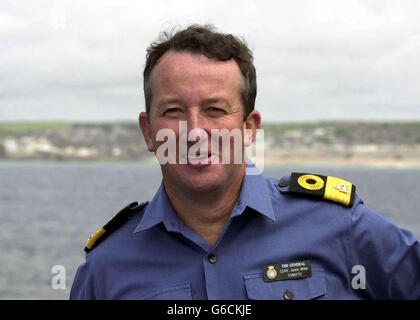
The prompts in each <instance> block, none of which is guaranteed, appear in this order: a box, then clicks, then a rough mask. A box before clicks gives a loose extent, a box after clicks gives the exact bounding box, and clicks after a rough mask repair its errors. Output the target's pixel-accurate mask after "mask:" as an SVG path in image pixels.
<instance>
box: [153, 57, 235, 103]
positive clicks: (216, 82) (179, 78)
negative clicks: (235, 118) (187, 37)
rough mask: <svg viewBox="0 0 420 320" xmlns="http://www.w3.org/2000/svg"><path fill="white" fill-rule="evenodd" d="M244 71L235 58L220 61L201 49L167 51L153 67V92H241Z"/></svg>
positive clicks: (165, 93)
mask: <svg viewBox="0 0 420 320" xmlns="http://www.w3.org/2000/svg"><path fill="white" fill-rule="evenodd" d="M241 85H242V75H241V71H240V69H239V67H238V65H237V63H236V61H235V60H234V59H230V60H228V61H220V60H216V59H210V58H208V57H206V56H205V55H203V54H201V53H191V52H187V51H180V52H179V51H174V50H170V51H168V52H166V53H165V54H164V55H163V56H162V57H161V59H160V60H159V62H158V63H157V64H156V65H155V67H154V68H153V71H152V73H151V86H152V90H153V96H154V97H158V96H161V95H164V96H167V95H174V94H180V95H184V94H185V95H187V96H190V95H195V96H196V98H198V96H202V95H209V94H211V93H213V94H216V93H218V94H224V95H234V96H235V97H236V96H238V95H239V90H240V87H241Z"/></svg>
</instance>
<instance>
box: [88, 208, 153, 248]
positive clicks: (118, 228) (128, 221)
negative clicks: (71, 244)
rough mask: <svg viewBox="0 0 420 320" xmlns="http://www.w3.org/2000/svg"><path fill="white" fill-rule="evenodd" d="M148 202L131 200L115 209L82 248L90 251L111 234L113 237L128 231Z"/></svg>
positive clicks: (137, 220) (136, 221)
mask: <svg viewBox="0 0 420 320" xmlns="http://www.w3.org/2000/svg"><path fill="white" fill-rule="evenodd" d="M147 204H148V202H143V203H140V204H139V203H137V202H132V203H130V204H128V205H127V206H125V207H123V208H122V209H120V210H119V211H117V212H116V213H115V214H114V215H113V216H112V217H111V218H110V219H109V220H108V221H107V223H106V224H105V225H104V226H103V227H102V228H100V229H98V230H97V231H96V232H94V233H93V234H92V235H91V236H90V237H89V239H88V241H87V243H86V246H85V248H84V250H85V252H86V253H89V252H91V251H92V250H94V249H95V248H96V247H98V246H99V244H101V243H102V242H104V241H105V240H107V239H108V238H109V237H110V236H111V235H113V237H115V234H117V233H120V234H121V233H126V232H127V231H128V232H129V231H130V226H131V225H133V224H134V225H135V224H136V223H138V222H139V219H140V217H141V216H142V213H143V211H144V208H145V207H146V206H147Z"/></svg>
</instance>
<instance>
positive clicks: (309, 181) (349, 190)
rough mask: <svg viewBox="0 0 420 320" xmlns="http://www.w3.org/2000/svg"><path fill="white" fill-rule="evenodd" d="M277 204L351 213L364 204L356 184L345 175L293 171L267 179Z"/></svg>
mask: <svg viewBox="0 0 420 320" xmlns="http://www.w3.org/2000/svg"><path fill="white" fill-rule="evenodd" d="M265 180H266V186H267V189H268V191H269V193H270V194H271V198H272V203H273V207H277V209H278V210H282V211H288V212H290V211H293V208H296V209H297V210H305V211H307V212H314V210H315V209H316V208H322V209H323V210H324V211H325V212H337V211H343V212H348V213H349V214H350V212H351V211H353V209H354V208H356V207H359V205H360V204H363V200H362V199H361V198H360V197H359V196H358V195H357V194H356V186H355V185H354V184H353V183H352V182H349V181H346V180H344V179H341V178H337V177H332V176H325V175H320V174H316V173H298V172H292V173H291V174H290V175H287V176H284V177H282V178H280V179H279V178H276V179H275V178H265ZM276 211H277V210H276Z"/></svg>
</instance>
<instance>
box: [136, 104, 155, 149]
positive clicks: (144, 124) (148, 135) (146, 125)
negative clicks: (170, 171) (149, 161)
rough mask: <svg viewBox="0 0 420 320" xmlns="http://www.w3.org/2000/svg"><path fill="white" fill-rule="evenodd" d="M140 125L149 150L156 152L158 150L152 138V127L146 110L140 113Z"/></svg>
mask: <svg viewBox="0 0 420 320" xmlns="http://www.w3.org/2000/svg"><path fill="white" fill-rule="evenodd" d="M139 125H140V129H141V132H142V133H143V138H144V142H146V146H147V150H148V151H149V152H155V151H156V150H155V146H154V145H153V139H152V127H151V125H150V121H149V115H148V114H147V113H146V112H141V113H140V115H139Z"/></svg>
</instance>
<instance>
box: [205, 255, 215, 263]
mask: <svg viewBox="0 0 420 320" xmlns="http://www.w3.org/2000/svg"><path fill="white" fill-rule="evenodd" d="M207 259H208V260H209V262H210V263H216V261H217V257H216V255H214V254H211V255H209V256H208V257H207Z"/></svg>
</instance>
